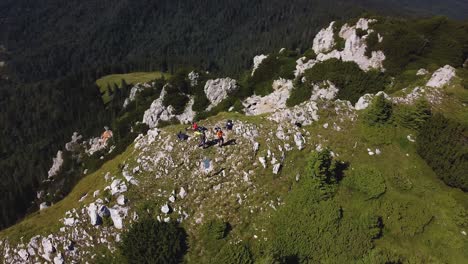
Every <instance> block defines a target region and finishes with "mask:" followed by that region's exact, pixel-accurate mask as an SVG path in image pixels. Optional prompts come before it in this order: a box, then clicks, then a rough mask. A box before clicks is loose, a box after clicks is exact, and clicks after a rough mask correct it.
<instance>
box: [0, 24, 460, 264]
mask: <svg viewBox="0 0 468 264" xmlns="http://www.w3.org/2000/svg"><path fill="white" fill-rule="evenodd" d="M334 25H335V24H331V26H329V27H328V28H326V27H325V28H324V29H323V30H321V31H320V32H319V33H318V34H317V36H316V38H315V39H314V45H313V46H314V47H313V49H314V50H318V51H319V52H317V53H315V51H314V52H312V51H311V50H310V49H309V50H306V51H305V52H304V53H301V52H299V51H294V50H280V51H274V52H270V53H268V54H267V56H262V57H263V58H264V59H263V61H262V62H259V63H258V61H257V63H256V65H254V68H255V71H250V70H249V71H246V72H244V73H243V74H241V75H240V76H241V77H240V78H239V80H233V79H231V78H227V77H226V75H224V74H222V75H221V74H217V73H207V72H206V71H203V70H197V69H193V70H192V69H190V70H186V69H185V70H184V69H182V70H178V71H176V72H175V73H174V74H173V75H171V76H169V77H168V79H165V78H161V79H157V80H154V81H151V82H148V83H144V84H137V85H134V86H133V87H131V88H130V86H128V85H126V83H125V81H122V83H121V88H116V89H114V90H113V92H112V98H111V100H110V101H109V103H108V104H107V109H106V110H105V113H109V115H111V116H110V117H109V120H112V121H113V122H112V130H113V131H114V134H115V136H114V138H113V139H112V141H111V143H110V144H109V145H107V146H105V148H102V149H99V150H97V151H96V152H93V153H91V154H90V149H89V148H88V145H87V144H88V143H86V142H87V141H86V140H84V142H82V143H79V142H78V141H77V142H75V145H76V146H77V151H69V152H66V151H64V152H65V154H67V155H68V154H70V155H72V156H73V155H76V156H78V157H81V158H82V159H81V161H80V162H78V163H79V164H80V166H81V169H84V168H86V169H89V171H88V173H87V174H85V173H84V172H83V173H81V171H80V176H81V177H83V178H82V179H81V180H80V181H78V183H77V184H76V186H75V188H73V190H71V192H70V194H69V195H67V196H66V197H65V198H64V199H62V200H60V201H52V205H51V207H50V208H46V209H43V210H40V211H37V212H35V213H32V214H30V215H29V216H27V217H26V218H25V219H24V220H23V221H21V222H19V223H17V224H16V225H14V226H12V227H10V228H7V229H5V230H3V231H1V232H0V251H2V252H3V259H1V260H3V261H5V262H14V261H50V262H52V261H54V262H63V261H88V262H98V263H100V262H107V263H108V262H117V263H121V262H123V263H133V262H145V261H158V260H161V261H176V260H177V261H178V260H180V259H183V262H186V263H220V262H221V263H315V262H326V263H464V262H466V259H468V255H467V254H468V250H467V249H468V240H467V228H468V222H467V219H468V218H467V212H468V211H467V210H468V204H467V201H468V199H467V198H468V194H467V193H466V192H465V191H466V174H465V173H464V172H465V171H466V170H465V168H466V165H467V164H468V160H467V158H468V156H467V154H468V144H467V143H468V140H467V132H466V131H467V127H468V121H467V120H468V119H466V116H467V112H468V111H467V109H466V103H467V100H468V96H467V95H468V93H467V86H466V85H465V84H466V77H467V76H468V70H467V68H466V65H464V64H466V63H464V62H465V61H466V56H467V50H466V47H468V46H467V45H466V44H468V40H467V39H466V35H465V34H464V33H465V32H466V29H467V25H466V23H463V22H453V21H451V20H447V19H444V18H440V17H435V18H428V19H421V20H403V19H401V18H393V19H392V18H389V17H378V16H371V17H369V18H361V19H352V20H349V21H345V22H337V23H336V27H337V28H338V29H339V30H340V31H341V32H342V33H341V34H338V37H340V38H342V41H341V42H342V43H341V44H340V41H339V39H336V36H337V35H336V34H335V30H336V28H333V26H334ZM384 25H387V26H384ZM432 29H434V30H432ZM398 32H403V33H402V38H401V39H402V40H403V41H398V40H396V39H395V37H394V36H395V35H396V34H397V33H398ZM445 32H451V33H452V34H450V36H448V35H446V33H445ZM375 33H377V35H375ZM379 36H380V37H379ZM373 37H377V42H372V41H375V39H374V40H372V39H373ZM421 39H424V40H425V41H426V42H427V43H426V45H425V46H424V48H417V46H418V45H416V44H414V43H420V42H419V40H421ZM442 39H443V41H442ZM315 40H320V41H315ZM332 40H333V41H332ZM406 40H410V41H409V43H410V44H411V43H412V45H408V46H405V45H404V43H406ZM413 40H414V43H413ZM391 41H395V47H400V48H401V49H400V50H401V51H402V52H401V53H399V52H397V51H398V50H397V49H395V47H393V46H392V44H391ZM343 42H344V43H343ZM447 42H449V43H452V44H453V45H451V46H450V50H444V48H443V45H442V44H441V43H447ZM315 43H319V45H315ZM343 44H344V45H343ZM413 44H414V45H413ZM308 45H309V47H310V46H311V43H309V44H308ZM323 46H326V47H325V48H324V47H323ZM403 47H405V48H406V49H403ZM368 48H372V50H371V54H377V53H378V52H382V53H383V54H384V55H385V57H384V56H380V57H377V58H375V57H374V55H372V56H373V57H374V59H375V60H377V62H382V63H374V64H372V66H371V67H367V66H366V65H368V64H366V63H367V62H368V60H369V59H370V57H369V56H367V55H365V53H368V52H367V50H366V49H368ZM348 51H353V52H352V53H353V54H360V53H362V54H361V55H362V56H351V57H349V56H348V57H347V52H348ZM385 52H388V54H385ZM408 54H409V55H410V57H411V59H410V60H407V57H408ZM454 54H458V55H456V56H454ZM460 56H461V57H462V59H460ZM382 58H385V59H382ZM257 59H258V57H257ZM380 59H382V61H379V60H380ZM464 59H465V60H464ZM445 64H448V65H445ZM96 89H97V88H96ZM380 90H381V91H380ZM209 91H211V92H209ZM132 94H133V95H132ZM96 97H97V98H98V99H99V100H100V96H96ZM291 98H294V100H293V101H292V102H291V101H290V100H289V99H291ZM127 100H128V101H127ZM124 102H127V103H126V104H125V106H124ZM194 109H196V110H194ZM194 111H196V113H195V112H194ZM192 119H193V120H197V121H198V123H199V125H200V126H203V127H206V128H207V130H206V131H205V133H206V137H207V139H208V140H207V142H206V145H203V144H200V139H202V138H203V137H199V136H198V135H197V133H195V131H192V130H191V129H190V128H187V126H188V124H187V123H186V122H187V121H190V120H192ZM227 120H232V121H233V124H234V126H233V129H232V130H229V129H228V128H227V126H225V124H226V121H227ZM155 121H160V122H155ZM180 123H182V124H180ZM215 127H222V128H223V130H224V131H225V135H224V136H225V144H224V146H222V147H220V146H217V143H218V142H217V140H216V133H215V131H214V130H213V128H215ZM200 133H201V132H200ZM181 134H182V137H179V136H180V135H181ZM184 134H185V135H184ZM199 144H200V145H199ZM202 146H203V147H202ZM151 234H154V235H151ZM169 245H173V246H172V247H171V246H169ZM155 252H156V253H155Z"/></svg>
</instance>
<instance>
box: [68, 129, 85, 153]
mask: <svg viewBox="0 0 468 264" xmlns="http://www.w3.org/2000/svg"><path fill="white" fill-rule="evenodd" d="M81 139H83V136H81V135H80V134H78V132H76V131H75V132H73V135H72V137H71V141H70V142H67V143H65V149H66V150H67V151H77V149H78V148H79V145H80V140H81Z"/></svg>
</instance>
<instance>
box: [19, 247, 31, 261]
mask: <svg viewBox="0 0 468 264" xmlns="http://www.w3.org/2000/svg"><path fill="white" fill-rule="evenodd" d="M18 255H19V256H20V258H21V259H22V260H24V261H27V260H28V259H29V253H28V251H26V250H25V249H20V250H19V251H18Z"/></svg>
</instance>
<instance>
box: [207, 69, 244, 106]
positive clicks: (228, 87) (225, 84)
mask: <svg viewBox="0 0 468 264" xmlns="http://www.w3.org/2000/svg"><path fill="white" fill-rule="evenodd" d="M237 88H238V87H237V81H236V80H234V79H231V78H229V77H228V78H219V79H214V80H208V81H207V82H206V84H205V89H204V91H205V94H206V97H207V98H208V100H209V101H210V103H211V104H210V105H209V106H208V107H207V109H206V110H208V111H209V110H211V109H212V108H213V107H215V106H216V105H218V104H219V103H220V102H221V101H223V100H224V99H226V98H227V97H228V96H229V94H231V93H232V92H234V91H236V90H237Z"/></svg>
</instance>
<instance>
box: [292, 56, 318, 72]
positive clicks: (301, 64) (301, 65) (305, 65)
mask: <svg viewBox="0 0 468 264" xmlns="http://www.w3.org/2000/svg"><path fill="white" fill-rule="evenodd" d="M306 60H307V58H306V57H302V58H299V59H298V60H297V61H296V70H294V76H295V77H298V76H302V75H303V74H304V72H305V71H306V70H308V69H311V68H312V67H314V66H315V64H316V63H317V61H316V60H312V59H311V60H308V61H307V62H306Z"/></svg>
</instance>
